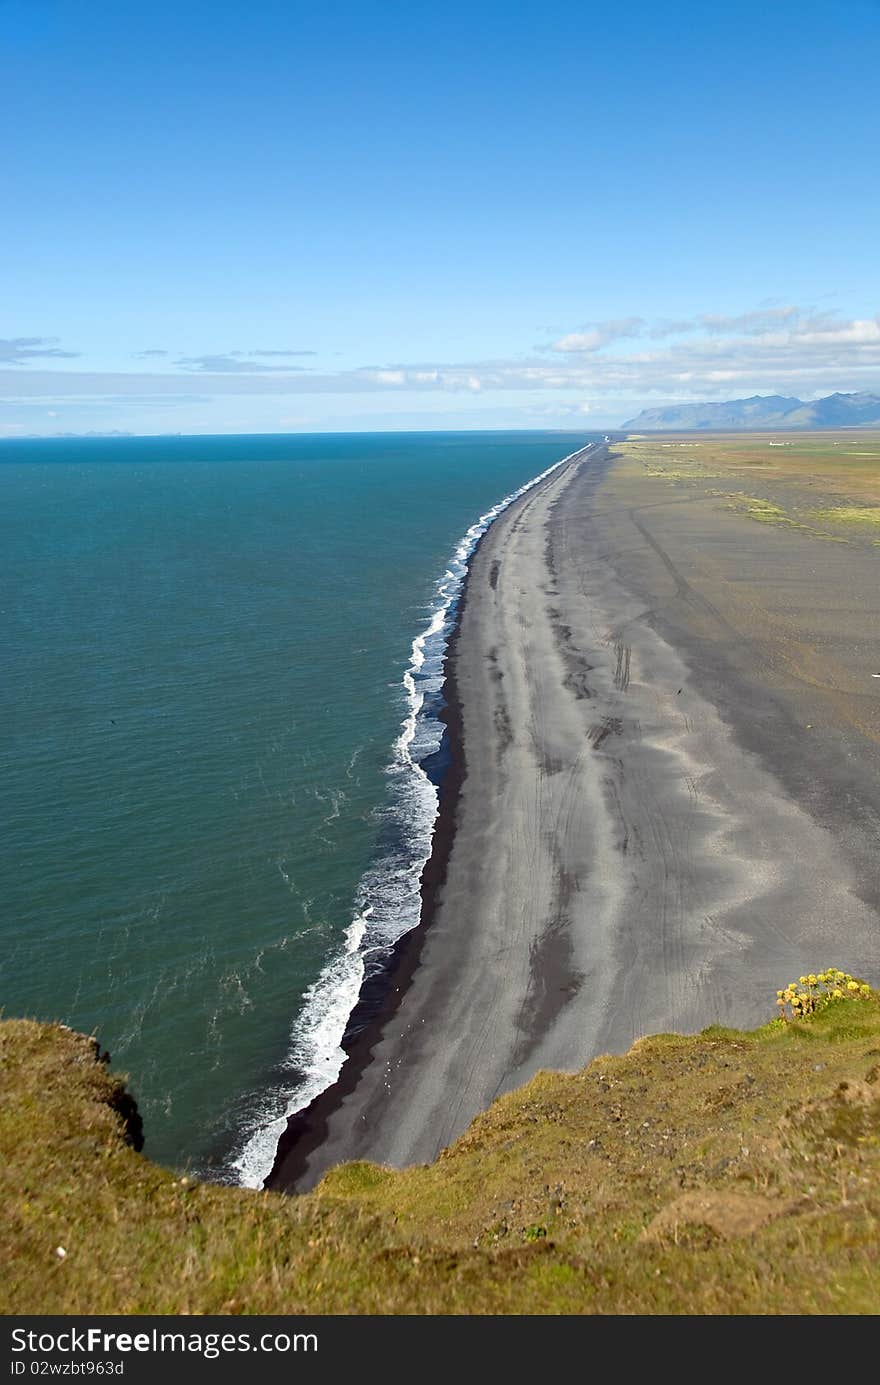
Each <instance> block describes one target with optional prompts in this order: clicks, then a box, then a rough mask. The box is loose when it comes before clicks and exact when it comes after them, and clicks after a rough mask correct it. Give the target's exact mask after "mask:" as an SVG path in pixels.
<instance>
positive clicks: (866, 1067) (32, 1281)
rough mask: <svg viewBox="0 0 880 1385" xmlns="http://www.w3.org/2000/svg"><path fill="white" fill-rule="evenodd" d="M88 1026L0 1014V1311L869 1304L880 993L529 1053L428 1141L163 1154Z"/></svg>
mask: <svg viewBox="0 0 880 1385" xmlns="http://www.w3.org/2000/svg"><path fill="white" fill-rule="evenodd" d="M138 1144H139V1123H138V1120H137V1113H136V1110H135V1108H134V1105H133V1103H132V1102H131V1100H130V1098H129V1097H128V1096H127V1094H126V1091H125V1087H124V1084H123V1082H122V1081H121V1080H120V1079H119V1078H118V1077H116V1076H114V1075H113V1074H112V1073H111V1072H110V1071H109V1070H108V1068H107V1066H106V1064H105V1063H103V1062H102V1061H101V1059H100V1053H99V1050H98V1047H97V1045H96V1043H95V1041H94V1040H93V1039H88V1038H86V1037H84V1036H83V1035H81V1034H76V1033H73V1032H72V1031H70V1030H67V1029H64V1028H62V1027H60V1026H57V1025H45V1024H37V1023H34V1022H32V1021H27V1020H6V1021H4V1022H2V1023H0V1196H2V1203H3V1206H4V1210H5V1213H6V1215H5V1217H4V1219H3V1226H2V1230H0V1256H2V1259H3V1261H4V1262H5V1264H6V1265H7V1267H8V1268H7V1273H6V1274H5V1275H4V1277H3V1283H2V1287H0V1310H2V1311H3V1312H5V1313H178V1312H187V1313H423V1314H424V1313H429V1314H434V1313H566V1314H569V1313H611V1314H628V1313H638V1314H641V1313H662V1314H670V1313H691V1314H699V1313H725V1314H728V1313H734V1314H735V1313H742V1314H759V1313H796V1314H801V1313H823V1314H829V1313H830V1314H841V1313H845V1314H849V1313H873V1312H876V1311H877V1310H878V1307H880V1236H878V1230H880V1227H878V1218H880V998H878V995H877V993H876V992H872V993H871V995H870V997H869V998H867V999H861V1000H857V1001H840V1002H837V1003H834V1004H832V1005H829V1006H828V1008H827V1009H825V1010H824V1011H822V1012H821V1013H819V1014H816V1015H813V1016H811V1017H809V1018H808V1019H804V1020H794V1021H793V1022H791V1023H788V1024H783V1023H782V1022H779V1021H777V1022H776V1023H774V1024H769V1025H767V1026H765V1027H764V1028H763V1029H759V1030H755V1031H753V1032H750V1033H745V1032H739V1031H735V1030H726V1029H725V1030H722V1029H708V1030H705V1031H704V1032H703V1033H702V1034H699V1035H696V1036H691V1037H682V1036H678V1035H659V1036H656V1037H653V1038H649V1039H643V1040H641V1041H640V1042H639V1043H637V1044H635V1045H634V1047H633V1048H632V1049H631V1050H630V1051H629V1053H627V1054H625V1055H624V1056H622V1057H603V1058H598V1059H596V1061H595V1062H593V1063H591V1064H590V1066H589V1067H588V1068H586V1069H584V1071H583V1072H580V1073H577V1074H574V1075H570V1074H569V1075H566V1074H559V1073H539V1074H538V1075H537V1076H536V1077H535V1078H534V1079H533V1080H532V1081H531V1082H530V1083H529V1084H528V1085H527V1086H525V1087H523V1088H521V1089H520V1090H519V1091H516V1092H513V1093H511V1094H510V1095H508V1096H505V1097H502V1098H501V1099H500V1100H498V1101H496V1102H495V1103H494V1104H493V1106H492V1107H491V1108H490V1109H489V1110H488V1111H487V1112H485V1113H484V1114H483V1115H482V1116H480V1117H478V1119H477V1120H476V1121H474V1123H473V1125H472V1126H471V1127H470V1129H469V1130H468V1131H467V1132H466V1133H465V1135H464V1136H463V1137H462V1138H461V1139H460V1140H459V1141H458V1142H457V1143H456V1144H455V1145H453V1146H452V1147H451V1148H450V1149H448V1150H446V1151H444V1153H443V1154H442V1155H441V1157H440V1158H439V1159H438V1160H437V1161H436V1163H434V1164H432V1165H429V1166H423V1167H418V1168H413V1169H406V1170H403V1171H393V1170H389V1169H382V1168H378V1167H376V1166H373V1165H368V1164H348V1165H344V1166H341V1167H340V1168H338V1169H336V1170H334V1171H332V1172H331V1173H330V1174H329V1175H328V1176H327V1177H326V1178H325V1179H324V1181H323V1182H322V1183H321V1185H320V1186H319V1187H318V1188H317V1189H316V1190H315V1191H314V1192H313V1193H310V1194H307V1195H305V1196H302V1197H294V1198H288V1197H284V1196H282V1195H279V1194H274V1193H255V1192H249V1191H245V1190H241V1189H234V1188H224V1187H218V1186H214V1185H210V1184H204V1183H199V1182H197V1181H195V1180H192V1179H186V1178H182V1177H181V1176H180V1175H179V1174H177V1173H175V1172H173V1171H171V1170H168V1169H164V1168H160V1167H158V1166H157V1165H155V1164H153V1163H151V1162H150V1160H149V1159H147V1158H145V1157H144V1156H143V1155H142V1154H140V1153H138V1152H137V1148H136V1146H137V1145H138Z"/></svg>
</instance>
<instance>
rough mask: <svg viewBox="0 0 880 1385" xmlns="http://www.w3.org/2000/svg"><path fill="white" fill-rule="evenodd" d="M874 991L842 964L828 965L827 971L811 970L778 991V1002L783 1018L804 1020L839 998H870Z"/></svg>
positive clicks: (839, 999)
mask: <svg viewBox="0 0 880 1385" xmlns="http://www.w3.org/2000/svg"><path fill="white" fill-rule="evenodd" d="M870 994H871V987H870V986H869V985H867V983H866V982H864V981H860V980H859V979H858V977H855V976H850V974H849V972H848V971H841V970H840V969H839V968H838V967H826V969H825V971H820V972H811V973H810V975H809V976H801V977H799V978H798V980H797V981H791V982H789V984H788V985H787V986H786V987H785V990H783V991H777V992H776V1004H777V1005H778V1006H779V1008H780V1011H781V1018H782V1019H784V1020H801V1019H806V1018H807V1016H808V1015H815V1014H817V1013H818V1011H819V1010H825V1009H827V1008H828V1006H829V1005H831V1004H833V1003H834V1002H836V1001H841V1000H867V998H868V996H869V995H870Z"/></svg>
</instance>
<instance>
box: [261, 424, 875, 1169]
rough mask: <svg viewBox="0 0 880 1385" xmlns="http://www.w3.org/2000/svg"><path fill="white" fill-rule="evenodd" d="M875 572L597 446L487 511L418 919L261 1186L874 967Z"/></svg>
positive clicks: (430, 1130)
mask: <svg viewBox="0 0 880 1385" xmlns="http://www.w3.org/2000/svg"><path fill="white" fill-rule="evenodd" d="M877 564H878V550H877V549H876V548H875V549H873V550H870V549H868V548H863V549H846V551H845V552H844V550H843V548H840V549H838V548H836V547H835V546H833V545H830V544H828V545H820V544H817V543H816V542H815V541H814V540H813V539H811V538H810V537H808V536H806V535H804V534H802V533H798V532H788V531H778V530H774V531H773V532H770V531H769V529H768V527H767V526H765V525H759V524H754V523H753V522H751V521H750V520H749V519H748V518H744V517H743V516H742V515H740V514H735V513H728V512H726V511H723V510H719V509H718V507H717V505H715V504H713V503H712V500H711V497H708V496H705V495H703V494H702V493H693V494H692V493H690V492H687V493H686V494H684V495H682V494H680V493H678V492H675V491H674V490H671V489H670V488H669V487H668V486H665V487H664V486H663V485H662V484H661V483H660V482H658V481H656V480H652V479H646V478H645V477H644V476H643V475H641V474H638V475H636V474H634V473H633V472H632V468H630V469H629V470H627V467H626V465H621V464H620V463H618V462H617V461H613V460H612V459H611V458H609V449H607V448H597V449H594V450H592V451H591V452H589V453H587V454H586V455H585V456H584V457H583V458H582V459H581V460H577V461H573V462H571V463H569V464H567V465H566V466H565V467H563V468H560V470H559V471H557V472H555V473H554V474H553V475H552V476H550V477H549V478H548V479H547V480H546V481H545V482H544V483H542V485H541V486H539V487H536V488H535V489H534V490H533V491H531V492H529V493H528V494H527V495H526V496H524V497H522V498H521V499H520V500H519V501H517V502H516V503H515V504H514V505H512V506H511V507H510V508H509V509H508V510H507V511H505V513H504V514H503V515H502V516H501V517H500V518H499V519H498V520H497V521H496V522H495V523H494V524H493V525H492V527H491V528H490V530H489V531H488V533H487V534H486V536H485V537H484V539H483V540H482V542H481V543H480V545H479V548H478V550H477V552H476V554H475V556H474V558H473V560H472V564H471V569H470V574H469V578H468V585H467V592H466V600H465V605H464V609H463V613H462V617H461V621H460V626H459V630H458V632H457V636H456V638H455V641H454V645H453V647H452V648H451V650H450V657H449V665H448V672H449V682H448V687H447V693H448V704H449V705H448V713H447V715H448V731H449V735H450V739H451V744H452V749H453V754H454V769H453V770H452V771H451V772H450V775H449V776H447V780H446V782H445V784H444V792H443V797H442V804H441V816H440V821H439V823H438V828H437V834H436V839H435V851H434V854H433V856H432V859H431V861H430V862H429V865H428V867H427V868H426V874H425V879H424V899H425V909H424V913H423V920H422V924H421V925H420V927H419V929H418V930H416V932H415V933H413V934H411V935H409V937H408V938H406V939H404V940H403V941H402V943H401V944H400V946H399V949H398V952H397V954H396V956H395V958H394V959H393V964H392V967H391V971H390V973H389V975H388V977H387V978H385V980H384V982H383V985H384V990H383V989H382V988H379V989H377V990H376V991H375V993H374V994H373V995H372V996H368V997H366V998H365V999H366V1001H367V1002H368V1003H367V1006H366V1007H365V1008H364V1009H363V1010H362V1011H361V1014H360V1016H358V1015H357V1014H356V1015H355V1016H354V1017H353V1024H352V1026H351V1028H350V1036H349V1041H348V1044H347V1047H348V1050H349V1052H350V1058H349V1061H348V1063H347V1064H346V1067H345V1068H344V1069H343V1073H342V1076H341V1078H340V1081H339V1082H338V1083H337V1084H336V1085H335V1087H333V1088H331V1089H330V1090H329V1091H328V1092H327V1093H325V1094H324V1095H323V1096H322V1097H319V1098H318V1099H317V1101H316V1102H315V1103H313V1104H312V1106H311V1107H310V1108H309V1109H308V1110H307V1111H306V1112H303V1113H301V1114H300V1115H299V1116H297V1117H294V1118H293V1119H292V1121H291V1122H290V1125H289V1128H288V1131H287V1132H286V1134H285V1135H284V1136H283V1137H282V1140H281V1142H280V1145H279V1152H278V1158H277V1160H276V1164H275V1168H274V1170H273V1172H272V1175H271V1177H270V1179H269V1180H268V1186H270V1187H276V1188H286V1189H290V1190H294V1189H304V1188H307V1187H310V1186H312V1185H313V1184H314V1183H315V1182H316V1181H317V1180H318V1179H319V1178H320V1177H321V1175H322V1173H323V1172H324V1171H325V1170H326V1169H327V1168H328V1167H330V1166H332V1165H334V1164H336V1163H339V1162H341V1161H343V1160H348V1159H370V1160H374V1161H377V1162H380V1163H389V1164H392V1165H405V1164H409V1163H415V1162H422V1161H427V1160H430V1159H432V1158H434V1157H435V1156H436V1155H437V1153H438V1152H439V1151H440V1150H441V1149H442V1148H443V1147H444V1146H446V1145H448V1144H449V1143H450V1142H451V1141H452V1140H454V1139H455V1138H456V1137H457V1136H458V1135H459V1134H460V1133H461V1132H462V1131H463V1129H464V1128H465V1127H466V1126H467V1124H468V1123H469V1122H470V1120H471V1119H472V1118H473V1116H474V1115H475V1114H477V1112H478V1111H480V1110H482V1109H484V1108H485V1107H486V1106H487V1105H488V1104H489V1103H490V1102H491V1101H492V1099H493V1098H494V1097H495V1096H496V1095H498V1094H499V1093H500V1092H503V1091H506V1090H509V1089H510V1088H512V1087H514V1086H517V1085H519V1084H520V1083H522V1082H523V1081H525V1080H526V1079H527V1078H528V1077H529V1076H531V1075H532V1074H533V1073H534V1072H535V1071H537V1070H538V1069H540V1068H561V1069H568V1070H573V1069H577V1068H579V1067H581V1066H583V1065H584V1064H586V1063H587V1062H588V1061H589V1060H590V1059H591V1058H593V1057H594V1056H596V1054H598V1053H601V1052H609V1051H613V1052H619V1051H622V1050H624V1049H625V1048H627V1047H628V1046H629V1044H630V1043H631V1042H632V1041H633V1040H634V1039H635V1038H637V1037H639V1036H640V1035H643V1034H646V1033H651V1032H656V1031H662V1030H672V1029H675V1030H681V1031H693V1030H696V1029H699V1028H701V1027H703V1026H704V1025H707V1024H710V1023H716V1022H720V1023H730V1024H737V1025H751V1024H755V1023H758V1022H760V1021H761V1020H762V1019H763V1018H765V1017H766V1015H767V1012H768V1006H769V1005H770V1004H771V1003H772V998H773V996H774V995H775V990H776V988H777V987H778V986H781V985H783V984H784V983H785V982H787V981H788V980H790V979H791V977H792V976H796V975H798V974H799V973H801V972H803V971H804V970H805V969H806V970H810V969H818V968H819V967H821V966H824V965H830V964H834V965H838V966H842V967H844V968H846V969H847V970H851V971H855V972H857V973H859V974H862V975H864V976H865V977H866V978H867V979H868V980H870V981H872V982H876V981H877V980H878V979H880V920H878V916H877V907H878V901H880V868H878V865H877V851H876V846H877V841H878V824H880V774H878V772H877V771H878V769H880V747H878V743H877V741H876V740H875V739H874V737H873V734H872V727H873V726H874V721H873V720H872V718H875V717H876V712H877V707H876V705H875V704H876V703H880V697H878V695H877V690H878V689H880V682H874V683H873V685H872V684H870V683H869V681H868V680H869V678H870V671H871V668H873V669H875V670H877V671H880V599H878V596H877V588H878V584H877V581H876V578H877ZM746 586H747V587H748V591H747V592H746V591H745V588H746ZM814 612H820V613H821V614H820V615H818V616H814V615H813V613H814ZM847 620H848V621H849V622H850V635H851V638H850V639H849V641H847V640H846V639H844V638H843V636H844V635H845V629H846V622H847ZM832 632H835V633H836V634H838V635H839V636H840V639H839V640H838V644H839V645H840V646H841V647H840V648H839V647H838V644H834V642H833V641H832V639H831V634H832ZM856 636H857V638H856ZM794 646H796V648H797V657H795V655H794V654H793V653H792V649H793V648H794ZM832 646H833V647H832ZM851 647H852V648H857V651H858V652H857V656H855V655H853V654H852V651H851ZM841 649H842V650H843V652H841ZM869 666H870V667H869ZM804 669H806V670H808V674H809V676H807V677H805V676H804V672H803V671H804ZM798 670H800V671H798ZM863 675H864V676H863ZM850 683H852V685H853V686H852V687H850V686H849V685H850ZM839 685H840V686H839ZM863 698H864V699H867V702H866V703H865V704H864V705H863V702H862V701H861V699H863ZM853 699H855V703H854V702H853ZM871 699H873V702H872V701H871ZM853 705H857V706H858V707H859V708H860V709H861V710H860V711H859V714H858V716H856V715H853V714H851V712H852V707H853ZM389 982H390V984H389Z"/></svg>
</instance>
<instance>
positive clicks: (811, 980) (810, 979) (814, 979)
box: [807, 972, 816, 986]
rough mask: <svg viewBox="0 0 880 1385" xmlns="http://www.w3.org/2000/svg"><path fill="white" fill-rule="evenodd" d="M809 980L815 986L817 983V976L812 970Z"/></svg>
mask: <svg viewBox="0 0 880 1385" xmlns="http://www.w3.org/2000/svg"><path fill="white" fill-rule="evenodd" d="M807 981H808V982H809V984H810V985H811V986H815V984H816V977H815V976H814V975H813V973H812V972H810V975H809V976H808V977H807Z"/></svg>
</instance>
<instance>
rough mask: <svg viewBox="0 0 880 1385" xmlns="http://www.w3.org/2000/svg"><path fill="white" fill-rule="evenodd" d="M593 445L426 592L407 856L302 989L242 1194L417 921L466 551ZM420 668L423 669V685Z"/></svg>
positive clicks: (383, 870) (385, 870) (321, 1080)
mask: <svg viewBox="0 0 880 1385" xmlns="http://www.w3.org/2000/svg"><path fill="white" fill-rule="evenodd" d="M599 445H600V444H598V443H587V444H586V445H585V446H584V447H579V448H578V449H577V450H576V451H574V452H570V453H569V454H568V455H567V456H566V457H562V458H560V460H559V461H558V462H554V463H553V465H552V466H549V467H547V469H546V470H545V471H542V472H541V473H540V475H538V476H535V477H534V478H533V479H532V480H531V481H527V482H526V484H525V485H523V486H520V487H519V489H518V490H516V491H513V492H512V493H511V494H510V495H508V496H505V498H504V499H503V500H500V501H499V502H498V504H497V505H493V506H492V508H491V509H489V510H487V511H486V512H485V514H482V515H480V518H479V519H478V520H477V521H476V522H475V523H474V524H472V525H471V526H470V528H469V529H468V530H467V532H466V533H465V535H464V537H463V538H462V539H461V541H460V543H459V544H458V545H457V547H456V549H455V552H454V553H453V555H452V558H451V559H450V561H449V564H448V566H447V568H446V571H445V572H444V574H443V576H442V577H441V578H440V580H439V581H438V583H437V585H436V589H435V599H434V605H433V608H432V612H431V616H430V619H429V620H428V622H427V624H426V626H425V628H424V630H422V632H421V633H420V634H418V635H417V636H416V637H415V639H414V640H413V642H412V650H411V654H410V661H409V665H408V666H407V668H406V670H405V672H404V675H403V680H402V682H403V687H404V690H405V693H406V697H407V701H408V704H409V706H408V710H407V714H406V716H405V718H404V721H403V725H402V727H401V731H400V735H399V736H398V738H397V740H396V741H395V743H394V747H393V760H392V763H391V765H390V766H389V770H388V772H389V773H390V774H392V775H396V776H398V777H399V782H398V785H397V795H396V797H397V802H396V803H395V805H394V809H396V811H397V813H398V815H399V817H400V819H401V824H403V823H405V824H406V827H407V829H408V832H409V833H410V836H409V838H408V841H407V847H408V848H409V849H408V851H407V858H406V860H401V859H400V858H399V856H398V855H397V854H394V855H392V856H388V857H385V858H381V859H380V860H379V861H378V862H377V863H376V866H375V867H372V868H370V869H369V870H368V871H367V872H366V874H365V876H364V877H363V879H362V880H361V882H360V885H359V886H358V892H357V897H356V903H355V914H354V918H353V919H352V922H351V923H350V924H349V926H348V927H347V928H346V930H345V932H344V934H343V945H342V949H341V951H340V952H339V953H338V954H337V955H336V956H335V957H333V958H332V959H331V960H330V961H329V962H328V963H327V964H326V965H325V967H324V968H323V970H322V971H321V973H320V975H319V976H318V978H317V980H316V981H315V982H313V984H312V985H311V986H310V987H309V988H308V990H307V991H306V994H305V1000H304V1003H303V1008H302V1010H301V1012H300V1014H299V1016H298V1017H297V1019H296V1020H295V1022H294V1024H293V1026H292V1028H291V1033H290V1049H289V1051H288V1055H287V1058H286V1060H285V1066H286V1067H287V1068H289V1069H290V1072H291V1076H292V1075H293V1073H294V1072H295V1073H296V1074H297V1077H298V1078H299V1081H298V1082H296V1083H295V1084H294V1085H293V1086H292V1089H291V1090H290V1091H288V1092H287V1093H285V1094H283V1098H282V1099H283V1102H284V1113H283V1114H282V1115H279V1114H278V1101H279V1099H280V1098H281V1093H279V1091H278V1090H277V1089H276V1090H275V1091H274V1092H270V1093H268V1094H267V1097H266V1107H267V1109H266V1110H265V1111H260V1112H256V1113H255V1117H256V1122H255V1126H254V1128H253V1129H252V1130H251V1131H250V1133H249V1134H248V1136H247V1138H246V1141H245V1144H244V1146H243V1148H242V1150H241V1152H240V1153H239V1154H238V1155H237V1156H236V1157H235V1158H234V1159H233V1160H232V1161H231V1164H230V1167H229V1172H230V1173H231V1174H232V1175H233V1176H234V1177H235V1179H236V1181H237V1182H238V1183H239V1184H241V1185H242V1186H243V1187H248V1188H260V1187H262V1185H263V1182H264V1181H265V1179H266V1177H267V1176H268V1174H269V1173H270V1171H271V1169H272V1165H273V1164H274V1162H275V1154H276V1150H277V1146H278V1141H279V1139H280V1137H281V1135H282V1134H283V1133H284V1130H285V1129H286V1127H287V1122H288V1120H289V1119H290V1117H291V1116H293V1115H296V1113H297V1112H298V1111H301V1110H303V1108H304V1107H306V1106H308V1105H309V1103H310V1102H311V1101H313V1100H314V1099H315V1097H317V1096H319V1095H320V1094H321V1092H323V1091H326V1090H327V1088H328V1087H330V1086H332V1085H333V1083H334V1082H335V1081H336V1080H337V1078H338V1077H339V1074H340V1072H341V1071H342V1066H343V1064H344V1062H345V1059H346V1057H347V1055H346V1053H345V1052H344V1050H343V1048H342V1039H343V1036H344V1034H345V1030H346V1028H347V1026H348V1021H349V1018H350V1016H351V1013H352V1011H353V1010H354V1008H355V1006H356V1004H357V1001H358V997H359V995H360V990H361V985H362V983H363V980H364V975H365V968H366V961H367V958H368V957H369V955H370V953H371V952H377V951H378V952H385V951H387V949H388V948H390V947H391V946H393V944H394V943H395V942H397V941H398V939H399V938H402V937H403V936H404V935H405V934H406V933H409V932H411V930H412V929H413V928H415V927H416V926H417V924H418V922H419V918H420V916H421V902H422V901H421V877H422V871H423V870H424V868H425V865H426V863H427V861H428V860H429V858H430V855H431V849H432V845H433V838H434V829H435V827H436V823H437V814H438V809H439V796H438V792H437V789H436V787H435V785H434V784H433V783H432V781H431V780H430V778H429V777H428V775H427V774H426V772H425V770H424V769H423V768H422V764H421V761H422V760H424V759H426V758H427V757H428V756H430V755H431V754H432V753H433V752H434V751H436V750H437V749H439V746H440V742H441V740H442V736H443V730H444V727H443V725H442V724H441V723H440V722H439V721H437V720H436V718H433V717H432V718H428V719H426V718H421V716H420V714H421V712H422V709H423V707H424V703H425V698H426V696H427V695H428V694H429V693H435V694H436V693H438V692H441V691H442V687H443V683H444V681H445V670H444V669H443V660H444V656H445V653H446V648H447V645H448V641H449V636H450V635H451V634H452V630H453V628H454V625H455V620H454V615H455V611H456V608H457V603H458V598H459V596H460V595H461V591H462V587H463V585H464V580H465V577H466V576H467V572H468V568H469V564H470V559H471V558H472V556H473V553H474V550H475V549H476V547H477V544H478V543H479V541H480V539H481V538H482V537H483V535H484V534H485V533H486V531H487V529H488V528H489V526H490V525H491V524H492V523H493V522H494V521H495V520H496V519H497V518H498V516H499V515H501V514H503V513H504V511H505V510H506V509H508V508H509V506H511V505H512V504H513V503H514V502H515V501H516V500H519V499H520V497H521V496H523V495H525V494H526V493H527V492H528V491H530V490H533V489H534V487H535V486H539V485H540V484H541V482H542V481H545V480H546V479H547V478H548V477H549V476H552V475H553V473H554V472H556V471H558V470H559V468H560V467H562V466H565V465H566V463H567V462H572V461H574V460H575V459H578V458H581V457H583V456H584V455H585V454H586V453H588V452H589V451H590V450H591V449H592V448H594V447H597V446H599ZM426 662H428V663H429V664H430V666H431V667H430V668H429V670H428V676H427V677H426V675H425V665H426ZM417 742H418V744H417ZM414 750H415V754H414V753H413V752H414Z"/></svg>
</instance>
